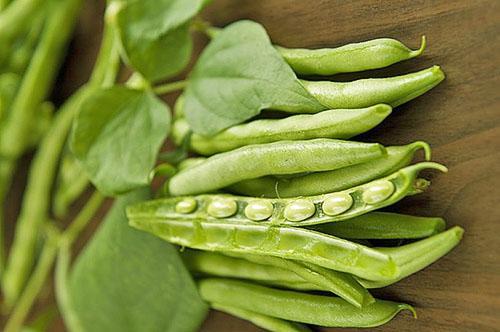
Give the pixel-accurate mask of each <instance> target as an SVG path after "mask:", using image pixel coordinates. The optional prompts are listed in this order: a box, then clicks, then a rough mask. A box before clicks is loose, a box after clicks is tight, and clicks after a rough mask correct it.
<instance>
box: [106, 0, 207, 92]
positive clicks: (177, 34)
mask: <svg viewBox="0 0 500 332" xmlns="http://www.w3.org/2000/svg"><path fill="white" fill-rule="evenodd" d="M206 3H207V1H204V0H140V1H138V0H135V1H125V2H122V3H120V5H119V9H118V10H117V11H116V13H115V17H113V18H112V20H113V21H114V22H115V24H116V26H117V28H118V32H119V34H120V40H121V44H122V49H123V53H124V57H125V58H126V60H127V62H128V63H129V65H130V66H131V67H133V68H134V69H135V70H137V71H139V72H140V73H141V74H142V75H143V76H144V77H146V78H147V79H148V80H149V81H151V82H154V81H158V80H162V79H165V78H168V77H171V76H173V75H175V74H177V73H179V72H180V71H181V70H182V69H184V67H186V65H187V64H188V62H189V58H190V56H191V52H192V48H193V45H192V40H191V36H190V34H189V21H190V20H191V18H193V17H194V16H195V15H196V14H198V12H199V11H200V10H201V9H202V8H203V6H204V5H205V4H206Z"/></svg>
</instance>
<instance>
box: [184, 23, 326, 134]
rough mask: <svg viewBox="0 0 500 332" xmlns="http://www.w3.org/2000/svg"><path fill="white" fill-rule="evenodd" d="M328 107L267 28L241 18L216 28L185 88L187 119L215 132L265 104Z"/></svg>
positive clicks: (294, 108) (311, 108)
mask: <svg viewBox="0 0 500 332" xmlns="http://www.w3.org/2000/svg"><path fill="white" fill-rule="evenodd" d="M276 107H279V108H280V109H284V110H287V111H289V112H299V111H302V112H304V111H307V112H312V113H313V112H317V111H320V110H323V109H325V107H324V106H323V105H321V104H320V103H319V102H318V101H317V100H316V99H315V98H314V97H313V96H311V95H310V94H309V92H307V91H306V89H305V88H304V87H303V86H302V85H301V83H300V82H299V80H298V79H297V77H296V75H295V73H294V72H293V71H292V69H291V68H290V66H289V65H288V64H287V63H286V62H285V60H283V58H282V57H281V56H280V55H279V53H278V52H277V51H276V49H275V48H274V47H273V46H272V44H271V41H270V39H269V36H268V35H267V33H266V31H265V30H264V28H263V27H262V26H261V25H260V24H258V23H255V22H251V21H239V22H236V23H233V24H231V25H229V26H227V27H226V28H224V29H223V30H222V31H221V32H219V33H217V34H216V36H215V38H214V39H213V40H212V42H211V43H210V44H209V45H208V46H207V48H205V50H204V51H203V53H202V55H201V56H200V58H199V59H198V61H197V63H196V65H195V67H194V69H193V71H192V73H191V75H190V77H189V83H188V86H187V89H186V101H185V110H186V119H187V121H188V122H189V124H190V126H191V128H192V129H193V131H194V132H196V133H199V134H202V135H207V136H211V135H214V134H216V133H217V132H219V131H221V130H223V129H225V128H227V127H230V126H232V125H235V124H238V123H241V122H243V121H245V120H248V119H250V118H252V117H254V116H256V115H257V114H259V113H260V111H261V110H263V109H272V108H276Z"/></svg>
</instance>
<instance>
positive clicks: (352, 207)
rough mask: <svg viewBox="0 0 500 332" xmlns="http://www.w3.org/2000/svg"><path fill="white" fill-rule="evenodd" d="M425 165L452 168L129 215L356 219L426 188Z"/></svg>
mask: <svg viewBox="0 0 500 332" xmlns="http://www.w3.org/2000/svg"><path fill="white" fill-rule="evenodd" d="M424 169H437V170H440V171H443V172H445V171H446V167H444V166H443V165H440V164H437V163H433V162H422V163H418V164H415V165H411V166H408V167H405V168H403V169H401V170H399V171H397V172H395V173H393V174H391V175H389V176H386V177H384V178H381V179H377V180H374V181H371V182H368V183H365V184H363V185H360V186H356V187H353V188H350V189H347V190H343V191H339V192H335V193H330V194H325V195H317V196H308V197H303V198H285V199H278V198H254V197H244V196H231V195H224V194H217V195H199V196H187V197H186V196H184V197H169V198H162V199H158V200H152V201H148V202H143V203H139V204H137V205H134V206H131V207H129V208H128V210H127V211H128V216H129V218H131V219H135V218H156V219H165V220H168V219H174V220H204V221H208V222H210V221H218V220H224V221H226V222H235V223H239V224H241V223H254V222H259V223H261V224H267V225H286V226H309V225H316V224H322V223H327V222H334V221H340V220H345V219H349V218H353V217H356V216H359V215H362V214H365V213H367V212H370V211H373V210H377V209H380V208H382V207H385V206H389V205H391V204H394V203H396V202H398V201H399V200H401V199H403V198H404V197H405V196H407V195H408V194H413V193H415V192H419V191H420V190H421V188H420V187H419V184H421V183H422V182H421V181H417V175H418V173H419V172H420V171H422V170H424Z"/></svg>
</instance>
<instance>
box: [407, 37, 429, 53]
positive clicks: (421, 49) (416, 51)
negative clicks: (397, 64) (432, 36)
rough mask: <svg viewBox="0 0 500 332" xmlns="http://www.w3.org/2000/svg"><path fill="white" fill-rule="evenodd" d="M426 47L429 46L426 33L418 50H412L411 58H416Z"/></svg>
mask: <svg viewBox="0 0 500 332" xmlns="http://www.w3.org/2000/svg"><path fill="white" fill-rule="evenodd" d="M426 47H427V38H426V37H425V35H423V36H422V39H421V42H420V47H419V48H418V49H417V50H414V51H411V52H410V58H415V57H417V56H419V55H420V54H422V53H424V51H425V48H426Z"/></svg>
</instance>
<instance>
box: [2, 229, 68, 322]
mask: <svg viewBox="0 0 500 332" xmlns="http://www.w3.org/2000/svg"><path fill="white" fill-rule="evenodd" d="M58 235H59V233H58V231H56V229H55V228H51V229H49V232H47V240H46V241H45V243H44V246H43V249H42V253H41V255H40V259H39V261H38V263H37V265H36V267H35V270H34V271H33V274H32V276H31V278H30V280H29V282H28V284H27V285H26V288H25V290H24V291H23V293H22V295H21V297H20V298H19V301H18V303H17V305H16V307H15V308H14V310H13V311H12V314H11V315H10V317H9V320H8V321H7V324H6V325H5V329H4V331H5V332H18V331H21V328H22V326H23V322H24V320H25V319H26V316H27V315H28V314H29V312H30V309H31V307H32V305H33V302H34V301H35V299H36V297H37V296H38V294H39V293H40V291H41V289H42V287H43V285H44V284H45V281H46V279H47V277H48V276H49V274H50V270H51V268H52V264H53V262H54V259H55V257H56V254H57V248H58V240H59V236H58Z"/></svg>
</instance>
